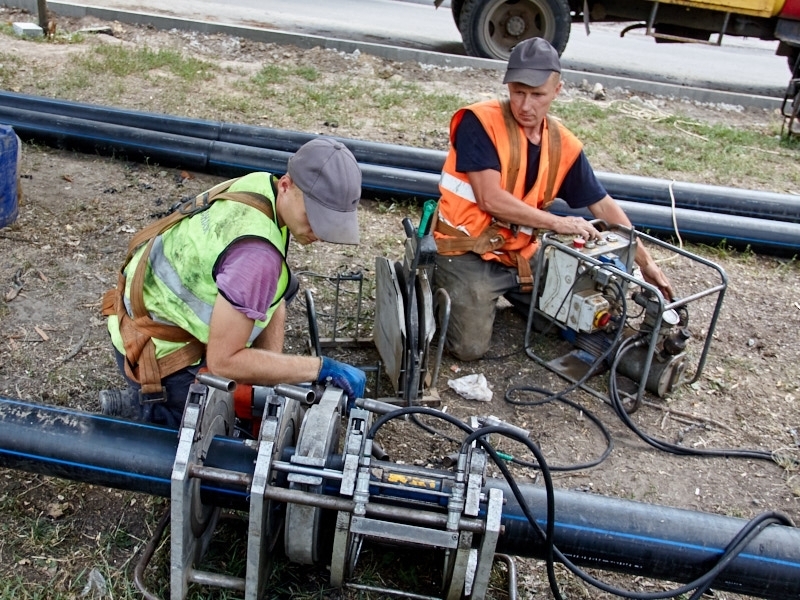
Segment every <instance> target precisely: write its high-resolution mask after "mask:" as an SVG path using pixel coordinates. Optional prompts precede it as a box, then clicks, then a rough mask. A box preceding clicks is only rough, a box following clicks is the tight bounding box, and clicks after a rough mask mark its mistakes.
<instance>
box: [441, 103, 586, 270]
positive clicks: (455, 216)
mask: <svg viewBox="0 0 800 600" xmlns="http://www.w3.org/2000/svg"><path fill="white" fill-rule="evenodd" d="M466 110H470V111H472V112H473V113H474V114H475V115H476V116H477V117H478V119H479V120H480V122H481V125H482V126H483V128H484V130H485V131H486V133H487V134H488V135H489V138H490V139H491V140H492V143H493V144H494V146H495V148H496V149H497V154H498V157H499V159H500V169H501V170H500V176H501V181H500V185H501V187H503V188H504V189H506V188H507V185H508V184H509V183H511V184H512V185H513V190H514V191H513V194H514V196H516V197H517V198H520V199H521V200H522V201H523V202H525V203H526V204H528V205H530V206H534V207H537V208H542V204H543V201H544V194H545V191H546V187H547V177H548V169H549V168H550V165H549V146H548V143H549V138H550V135H549V132H548V125H547V123H546V122H545V123H544V124H543V127H542V141H541V142H542V143H541V152H540V159H539V172H538V174H537V178H536V182H535V184H534V186H533V188H532V189H531V190H530V191H529V192H528V193H527V194H524V188H525V178H526V171H527V166H528V141H527V138H526V137H525V135H520V136H519V137H520V147H519V149H518V150H519V153H520V157H521V161H520V169H519V173H518V175H517V177H516V180H515V181H514V182H508V181H507V180H506V178H507V172H506V171H507V170H508V167H509V162H510V154H511V149H510V147H509V144H510V142H509V139H508V137H509V136H508V133H507V129H506V123H505V120H504V118H503V109H502V107H501V105H500V102H499V101H498V100H488V101H484V102H478V103H476V104H473V105H471V106H468V107H466V108H463V109H461V110H459V111H457V112H456V114H455V115H453V119H452V121H451V124H450V151H449V152H448V155H447V158H446V160H445V164H444V168H443V170H442V176H441V179H440V185H439V191H440V193H441V199H440V201H439V213H438V218H439V219H440V220H441V221H442V222H444V223H447V224H448V225H450V226H452V227H455V228H456V229H459V230H460V231H462V232H464V233H466V234H467V235H469V236H471V237H477V236H479V235H480V234H481V232H482V231H484V230H485V229H486V228H487V227H489V226H490V225H491V224H492V222H493V219H492V217H491V215H489V214H488V213H486V212H484V211H483V210H482V209H481V208H480V207H479V206H478V204H477V202H476V199H475V193H474V190H473V189H472V186H471V185H470V183H469V178H468V176H467V174H466V173H460V172H458V171H457V170H456V152H455V133H456V130H457V129H458V125H459V124H460V123H461V118H462V117H463V114H464V112H465V111H466ZM557 127H558V128H559V132H560V137H561V153H560V159H559V164H558V165H555V168H556V169H558V171H557V173H556V180H555V190H556V191H557V190H558V188H559V187H560V186H561V183H562V182H563V180H564V177H565V176H566V174H567V173H568V172H569V169H570V168H571V167H572V165H573V164H574V163H575V160H576V159H577V158H578V156H579V155H580V152H581V148H582V145H581V143H580V141H579V140H578V139H577V138H576V137H575V136H574V135H573V134H572V133H570V132H569V131H568V130H567V129H566V128H565V127H563V126H561V125H560V124H557ZM499 233H500V235H502V236H503V238H504V239H505V240H506V243H505V244H504V245H503V246H502V247H501V248H500V249H499V251H495V252H487V253H484V254H482V255H481V256H482V257H483V258H484V260H499V261H501V262H503V263H504V264H507V265H509V266H514V265H515V264H516V262H515V259H514V258H513V257H512V256H510V255H509V254H508V253H515V252H519V253H521V254H522V255H523V256H524V257H525V258H530V257H531V256H533V254H534V252H535V251H536V245H537V241H536V237H535V236H536V231H535V230H534V229H533V228H532V227H530V226H525V227H520V228H519V230H518V231H517V232H516V234H515V233H514V232H512V231H511V230H510V229H507V228H501V229H500V232H499ZM434 236H435V237H437V238H444V237H447V236H446V235H445V234H442V233H441V232H434Z"/></svg>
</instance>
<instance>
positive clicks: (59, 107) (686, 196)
mask: <svg viewBox="0 0 800 600" xmlns="http://www.w3.org/2000/svg"><path fill="white" fill-rule="evenodd" d="M0 106H5V107H8V108H13V109H17V110H28V111H34V112H38V113H49V114H57V115H63V116H69V117H74V118H79V119H87V120H93V121H99V122H104V123H110V124H115V125H122V126H126V127H136V128H141V129H146V130H151V131H159V132H162V133H169V134H175V135H181V136H190V137H196V138H202V139H207V140H211V141H220V142H227V143H231V144H239V145H244V146H252V147H255V148H267V149H271V150H279V151H282V152H288V153H293V152H295V151H297V149H298V148H299V147H300V146H302V145H303V144H304V143H306V142H307V141H309V140H311V139H313V138H314V137H316V136H315V135H314V134H310V133H302V132H296V131H287V130H282V129H275V128H269V127H258V126H253V125H240V124H232V123H225V122H221V121H205V120H200V119H189V118H184V117H177V116H171V115H165V114H160V113H148V112H143V111H130V110H123V109H118V108H113V107H107V106H102V105H96V104H87V103H80V102H72V101H69V100H56V99H52V98H45V97H41V96H31V95H26V94H17V93H14V92H4V91H0ZM336 139H338V140H340V141H341V142H342V143H344V144H345V145H347V146H348V147H349V148H350V150H351V151H352V152H353V154H354V155H355V157H356V159H358V161H359V162H364V163H369V164H374V165H385V166H388V167H394V168H399V169H409V170H412V171H419V172H421V173H435V174H438V173H440V172H441V169H442V166H443V165H444V160H445V156H446V154H445V152H443V151H441V150H431V149H425V148H414V147H410V146H400V145H395V144H385V143H379V142H369V141H362V140H354V139H350V138H341V137H338V138H336ZM597 176H598V179H599V180H600V182H601V183H602V184H603V185H604V186H605V188H606V190H607V191H608V192H609V194H611V196H613V197H614V198H617V199H619V200H626V201H629V202H640V203H646V204H653V205H659V206H671V205H672V204H673V202H674V204H675V206H676V207H678V208H687V209H691V210H702V211H713V212H717V213H722V214H730V215H739V216H746V217H753V218H760V219H770V220H780V221H787V222H790V223H800V196H797V195H792V194H777V193H773V192H761V191H755V190H743V189H739V188H732V187H725V186H711V185H704V184H694V183H687V182H673V181H669V180H666V179H655V178H648V177H639V176H635V175H620V174H615V173H604V172H600V171H598V172H597ZM426 193H428V194H429V195H431V196H437V195H438V190H437V189H436V188H432V189H431V190H430V191H428V192H426Z"/></svg>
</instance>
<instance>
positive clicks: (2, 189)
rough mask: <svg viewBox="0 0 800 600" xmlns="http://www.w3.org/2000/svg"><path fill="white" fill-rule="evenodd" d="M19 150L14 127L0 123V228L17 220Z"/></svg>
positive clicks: (20, 149) (20, 146)
mask: <svg viewBox="0 0 800 600" xmlns="http://www.w3.org/2000/svg"><path fill="white" fill-rule="evenodd" d="M21 152H22V145H21V144H20V141H19V138H18V137H17V134H16V133H14V129H13V128H12V127H10V126H8V125H0V228H3V227H5V226H6V225H11V224H12V223H13V222H14V221H16V220H17V210H18V205H17V191H18V190H17V186H18V185H19V157H20V153H21Z"/></svg>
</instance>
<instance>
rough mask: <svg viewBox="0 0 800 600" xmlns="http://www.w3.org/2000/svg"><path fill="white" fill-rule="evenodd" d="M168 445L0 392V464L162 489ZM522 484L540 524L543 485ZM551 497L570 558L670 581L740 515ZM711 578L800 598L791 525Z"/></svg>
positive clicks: (698, 566)
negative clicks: (5, 395)
mask: <svg viewBox="0 0 800 600" xmlns="http://www.w3.org/2000/svg"><path fill="white" fill-rule="evenodd" d="M177 445H178V436H177V432H176V431H173V430H169V429H164V428H160V427H154V426H152V425H145V424H140V423H134V422H130V421H120V420H115V419H110V418H108V417H103V416H100V415H92V414H88V413H82V412H79V411H74V410H68V409H63V408H57V407H49V406H44V405H38V404H33V403H29V402H23V401H19V400H14V399H11V398H3V397H0V467H7V468H12V469H19V470H23V471H28V472H32V473H40V474H44V475H52V476H56V477H62V478H65V479H71V480H74V481H81V482H84V483H90V484H95V485H101V486H109V487H114V488H117V489H123V490H128V491H134V492H143V493H147V494H151V495H157V496H161V497H169V494H170V475H171V469H172V464H173V461H174V459H175V452H176V448H177ZM254 462H255V451H254V449H253V448H252V447H248V446H246V445H245V444H244V443H243V442H241V441H239V440H235V439H229V438H220V437H217V438H214V440H213V441H212V442H211V445H210V448H209V452H208V458H207V460H206V462H205V466H207V467H214V468H220V469H225V470H228V471H232V472H236V473H242V474H245V475H248V476H252V475H253V469H254ZM231 480H233V478H231ZM487 486H490V487H493V488H500V489H502V490H503V492H504V496H505V498H506V499H507V502H506V504H505V505H504V506H503V511H502V512H503V515H502V525H503V532H502V533H501V535H500V539H499V541H498V545H497V552H500V553H504V554H513V555H517V556H524V557H530V558H543V556H544V547H543V544H542V543H541V539H540V536H539V534H538V533H537V532H536V530H535V529H534V528H533V527H532V526H531V525H530V524H529V523H528V521H527V520H526V519H525V517H524V515H523V512H522V509H521V508H520V506H519V505H518V504H517V502H516V501H515V500H514V498H513V496H512V494H511V493H510V490H509V488H508V487H507V485H506V484H505V483H504V482H501V481H499V480H492V479H489V480H487ZM521 489H522V492H523V495H524V497H525V501H526V503H527V504H529V505H530V507H531V509H532V511H533V513H534V514H535V515H536V516H537V520H539V521H540V524H542V521H543V519H544V515H545V514H546V509H545V507H546V498H545V491H544V489H543V488H542V487H541V486H533V485H527V484H523V485H521ZM246 492H247V490H244V489H241V488H240V487H237V486H236V484H234V483H216V484H215V485H214V486H213V489H212V488H208V489H207V488H206V487H203V490H202V497H203V498H204V501H205V502H207V503H210V504H215V505H224V506H231V507H233V508H238V509H241V510H247V507H248V497H247V493H246ZM334 493H335V491H334ZM555 506H556V527H555V542H556V545H557V546H558V548H559V549H560V550H561V551H562V552H563V553H564V554H565V555H566V556H567V557H569V558H570V559H571V560H572V561H573V562H575V563H576V564H580V565H584V566H590V567H596V568H600V569H604V570H610V571H618V572H625V573H632V574H635V575H638V576H642V577H655V578H661V579H668V580H671V581H689V580H691V579H694V578H696V577H698V576H699V575H701V574H703V573H704V572H705V571H706V570H707V569H708V568H709V566H710V565H711V564H713V562H714V561H715V560H716V559H717V558H718V557H719V556H720V554H721V553H722V551H723V550H724V548H725V546H726V545H727V544H728V542H729V541H730V540H731V539H732V538H733V537H734V535H735V534H736V533H737V532H738V531H739V530H740V529H741V528H742V527H743V526H744V524H745V523H746V521H745V520H743V519H735V518H731V517H725V516H720V515H712V514H707V513H700V512H695V511H688V510H682V509H675V508H668V507H662V506H657V505H651V504H645V503H641V502H633V501H628V500H620V499H614V498H608V497H605V496H599V495H594V494H586V493H578V492H568V491H563V490H556V492H555ZM713 587H714V589H718V590H728V591H733V592H736V593H740V594H748V595H753V596H758V597H761V598H768V599H774V600H789V599H796V598H798V597H800V530H798V529H796V528H792V527H785V526H775V525H773V526H770V527H768V528H767V529H765V530H764V531H763V532H762V533H761V534H760V535H759V536H758V537H757V538H756V539H755V540H753V541H752V542H751V543H750V544H749V545H748V546H747V548H746V549H745V550H744V552H743V553H742V554H740V555H739V556H738V557H737V558H736V559H734V560H733V562H732V563H731V564H730V565H729V566H728V567H727V568H726V569H725V571H724V572H723V573H722V574H721V575H720V578H719V579H718V580H717V581H716V582H715V584H714V586H713Z"/></svg>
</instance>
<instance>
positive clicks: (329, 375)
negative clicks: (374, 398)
mask: <svg viewBox="0 0 800 600" xmlns="http://www.w3.org/2000/svg"><path fill="white" fill-rule="evenodd" d="M321 358H322V361H321V363H320V367H319V373H318V374H317V381H318V382H319V383H326V382H329V383H331V384H332V385H335V386H336V387H338V388H341V389H342V390H343V391H344V393H345V394H347V398H348V400H350V402H355V400H356V398H363V397H364V388H365V387H366V385H367V375H366V374H365V373H364V371H362V370H361V369H357V368H356V367H353V366H351V365H348V364H346V363H343V362H339V361H336V360H333V359H332V358H328V357H327V356H323V357H321Z"/></svg>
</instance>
